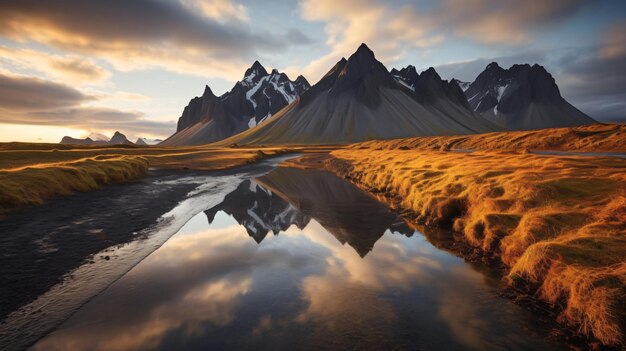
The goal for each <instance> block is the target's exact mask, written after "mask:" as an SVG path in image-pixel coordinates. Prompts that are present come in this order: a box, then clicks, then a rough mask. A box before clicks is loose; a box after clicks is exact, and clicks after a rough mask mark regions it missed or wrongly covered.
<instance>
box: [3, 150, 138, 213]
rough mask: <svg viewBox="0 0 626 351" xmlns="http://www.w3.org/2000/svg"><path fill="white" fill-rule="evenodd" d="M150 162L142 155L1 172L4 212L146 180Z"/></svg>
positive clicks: (107, 157)
mask: <svg viewBox="0 0 626 351" xmlns="http://www.w3.org/2000/svg"><path fill="white" fill-rule="evenodd" d="M147 172H148V161H147V160H146V159H145V158H144V157H138V156H119V155H118V156H113V155H107V156H100V157H94V158H90V159H81V160H79V161H75V162H67V163H61V164H54V165H47V166H33V167H25V168H20V169H19V170H14V171H2V170H0V213H2V212H7V211H8V210H11V209H14V208H16V207H21V206H27V205H37V204H41V203H43V202H44V201H45V200H46V199H48V198H50V197H52V196H57V195H67V194H72V193H75V192H79V191H87V190H95V189H98V188H100V187H102V186H104V185H106V184H110V183H115V182H121V181H126V180H130V179H135V178H139V177H142V176H143V175H145V174H146V173H147Z"/></svg>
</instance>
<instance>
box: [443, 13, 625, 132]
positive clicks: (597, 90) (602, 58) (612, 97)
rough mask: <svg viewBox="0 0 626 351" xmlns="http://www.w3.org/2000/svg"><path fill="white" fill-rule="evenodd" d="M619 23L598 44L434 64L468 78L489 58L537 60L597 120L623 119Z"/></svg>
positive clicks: (449, 74)
mask: <svg viewBox="0 0 626 351" xmlns="http://www.w3.org/2000/svg"><path fill="white" fill-rule="evenodd" d="M622 26H624V23H623V22H618V23H615V24H612V25H610V26H609V28H608V29H607V30H606V31H605V33H604V40H603V41H602V43H601V45H599V46H589V47H585V48H550V49H549V50H543V51H542V50H534V51H525V52H521V53H518V54H514V55H508V56H500V57H490V58H478V59H475V60H471V61H466V62H455V63H449V64H443V65H439V66H436V67H435V68H436V70H437V71H438V72H439V73H440V74H441V76H442V77H444V78H447V79H450V78H457V79H459V80H462V81H469V82H472V81H474V79H476V76H477V75H478V74H480V72H482V71H483V70H484V69H485V67H486V66H487V65H488V64H489V63H490V62H493V61H495V62H498V63H499V64H500V66H502V67H504V68H508V67H510V66H511V65H513V64H519V63H530V64H533V63H538V64H540V65H543V66H544V67H546V69H547V70H548V72H550V73H551V74H552V75H553V76H554V78H555V80H556V83H557V84H558V86H559V90H560V91H561V95H563V97H564V98H565V99H566V100H568V101H569V102H570V103H571V104H572V105H574V106H575V107H577V108H578V109H580V110H581V111H583V112H585V113H587V114H588V115H589V116H591V117H593V118H595V119H597V120H599V121H605V122H626V91H625V90H624V86H625V85H626V65H624V62H626V41H625V40H622V39H621V38H622V37H623V36H624V35H623V34H622V32H620V28H621V27H622Z"/></svg>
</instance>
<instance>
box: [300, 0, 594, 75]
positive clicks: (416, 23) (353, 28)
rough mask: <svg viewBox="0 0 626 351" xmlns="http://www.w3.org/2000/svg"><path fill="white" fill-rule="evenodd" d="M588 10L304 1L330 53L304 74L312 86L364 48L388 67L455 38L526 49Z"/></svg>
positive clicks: (474, 2)
mask: <svg viewBox="0 0 626 351" xmlns="http://www.w3.org/2000/svg"><path fill="white" fill-rule="evenodd" d="M584 4H585V1H584V0H573V1H572V0H555V1H541V2H540V1H518V0H504V1H498V2H497V3H494V1H489V0H470V1H463V2H460V1H455V0H444V1H440V2H438V3H436V4H435V5H433V7H430V8H428V7H424V6H420V3H414V2H410V3H406V4H400V5H399V6H395V7H394V6H390V5H389V3H388V2H385V1H378V0H365V1H363V0H346V1H341V2H339V3H338V2H337V1H333V0H304V1H302V2H301V8H300V10H301V14H302V17H303V18H304V19H306V20H308V21H323V22H325V23H326V27H325V28H326V32H327V34H328V39H327V41H326V44H327V46H328V47H329V48H330V50H331V51H330V53H328V54H327V55H325V56H322V57H321V58H319V59H317V60H315V61H313V62H311V63H310V64H309V65H307V66H306V67H305V68H304V72H305V74H307V76H310V77H311V78H313V80H316V79H318V78H320V77H321V76H322V75H323V74H324V73H325V72H326V70H327V69H328V67H330V66H332V64H334V63H335V62H336V61H338V60H339V59H340V58H341V57H342V56H345V55H348V54H350V53H351V52H353V51H354V48H356V47H358V45H359V44H360V43H362V42H364V43H367V44H368V45H369V46H370V47H372V48H373V50H374V51H375V52H376V54H377V57H378V58H379V59H380V60H382V61H383V62H385V63H387V64H394V63H395V62H397V61H399V60H401V59H402V58H404V56H405V54H406V51H407V50H408V49H412V48H425V47H430V46H433V45H436V44H439V43H441V42H442V41H444V40H445V39H446V38H447V37H451V36H456V37H462V38H467V39H471V40H474V41H477V42H482V43H488V44H506V45H514V44H521V43H524V42H526V41H527V40H529V34H530V33H531V32H535V31H538V30H540V29H543V28H546V27H548V26H551V25H553V24H555V23H558V22H560V21H562V20H563V19H565V18H567V17H568V16H570V15H572V14H574V13H575V12H576V11H578V10H579V9H580V8H581V7H582V6H583V5H584ZM293 69H294V68H291V70H293Z"/></svg>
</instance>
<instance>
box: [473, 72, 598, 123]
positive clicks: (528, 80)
mask: <svg viewBox="0 0 626 351" xmlns="http://www.w3.org/2000/svg"><path fill="white" fill-rule="evenodd" d="M465 95H466V97H467V99H468V101H469V105H470V108H471V109H472V110H473V111H474V112H477V113H479V114H481V115H482V116H483V117H485V118H487V119H489V120H491V121H493V122H495V123H497V124H499V125H500V126H502V127H505V128H511V129H522V130H524V129H538V128H553V127H569V126H576V125H582V124H590V123H594V122H595V121H594V120H593V119H591V118H590V117H588V116H587V115H585V114H584V113H583V112H581V111H579V110H578V109H576V108H575V107H574V106H572V105H571V104H570V103H568V102H567V101H566V100H565V99H564V98H563V97H562V96H561V93H560V91H559V87H558V85H557V84H556V81H555V79H554V78H553V77H552V75H551V74H550V73H549V72H548V71H547V70H546V69H545V68H544V67H543V66H541V65H539V64H533V65H532V66H531V65H530V64H515V65H512V66H511V67H509V68H508V69H504V68H502V67H500V66H499V65H498V64H497V63H495V62H492V63H490V64H489V65H487V67H486V68H485V70H484V71H483V72H481V73H480V74H479V75H478V77H476V80H475V81H474V82H472V83H471V84H470V85H469V87H468V88H467V89H466V90H465Z"/></svg>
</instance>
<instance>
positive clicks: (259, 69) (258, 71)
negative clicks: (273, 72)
mask: <svg viewBox="0 0 626 351" xmlns="http://www.w3.org/2000/svg"><path fill="white" fill-rule="evenodd" d="M266 75H267V70H266V69H265V67H263V65H262V64H261V63H260V62H259V61H258V60H257V61H254V63H253V64H252V66H250V68H248V69H247V70H246V72H245V73H244V75H243V78H244V80H245V79H246V78H249V77H251V76H253V77H255V76H266Z"/></svg>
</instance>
